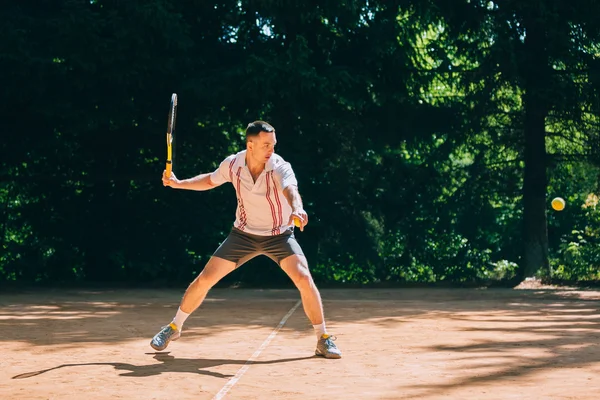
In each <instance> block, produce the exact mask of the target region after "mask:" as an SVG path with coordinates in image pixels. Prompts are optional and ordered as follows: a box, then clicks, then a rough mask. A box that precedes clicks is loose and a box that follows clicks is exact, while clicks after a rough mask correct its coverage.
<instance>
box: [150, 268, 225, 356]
mask: <svg viewBox="0 0 600 400" xmlns="http://www.w3.org/2000/svg"><path fill="white" fill-rule="evenodd" d="M235 267H236V263H235V262H233V261H228V260H225V259H223V258H220V257H215V256H213V257H211V258H210V260H208V263H206V265H205V266H204V269H203V270H202V272H201V273H200V275H198V276H197V277H196V279H194V281H193V282H192V283H191V284H190V285H189V286H188V288H187V290H186V291H185V294H184V295H183V299H182V300H181V303H180V305H179V309H178V310H177V314H176V315H175V318H174V319H173V321H172V322H171V323H170V324H169V325H166V326H164V327H163V328H162V329H161V330H160V332H158V333H157V334H156V335H155V336H154V338H152V341H151V342H150V346H152V348H153V349H155V350H158V351H161V350H164V349H166V348H167V346H168V345H169V342H170V341H172V340H177V339H178V338H179V336H181V330H182V328H183V323H184V322H185V320H186V319H187V317H188V316H189V315H190V314H191V313H193V312H194V311H195V310H196V309H197V308H198V307H200V305H201V304H202V302H203V301H204V299H205V298H206V294H207V293H208V291H209V290H210V289H211V288H212V287H213V286H214V285H215V284H216V283H217V282H219V281H220V280H221V279H223V277H224V276H225V275H227V274H229V273H230V272H231V271H233V270H234V269H235Z"/></svg>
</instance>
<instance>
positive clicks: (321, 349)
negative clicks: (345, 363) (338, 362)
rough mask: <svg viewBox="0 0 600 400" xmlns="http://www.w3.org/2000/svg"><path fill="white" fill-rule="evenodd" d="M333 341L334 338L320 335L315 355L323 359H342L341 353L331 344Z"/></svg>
mask: <svg viewBox="0 0 600 400" xmlns="http://www.w3.org/2000/svg"><path fill="white" fill-rule="evenodd" d="M335 339H337V338H336V337H335V336H331V335H328V334H326V333H324V334H322V335H321V339H319V341H318V342H317V349H316V350H315V355H317V356H321V357H325V358H342V352H341V351H340V349H338V348H337V346H336V345H335V343H333V341H334V340H335Z"/></svg>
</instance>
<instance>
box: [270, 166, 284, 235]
mask: <svg viewBox="0 0 600 400" xmlns="http://www.w3.org/2000/svg"><path fill="white" fill-rule="evenodd" d="M271 179H272V180H273V191H274V192H275V200H276V201H277V212H278V213H279V222H278V223H277V234H278V235H279V234H280V233H281V225H283V209H282V207H281V200H279V193H278V191H277V185H276V184H275V178H273V172H271Z"/></svg>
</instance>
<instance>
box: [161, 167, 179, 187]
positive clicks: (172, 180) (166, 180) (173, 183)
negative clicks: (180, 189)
mask: <svg viewBox="0 0 600 400" xmlns="http://www.w3.org/2000/svg"><path fill="white" fill-rule="evenodd" d="M162 182H163V185H165V186H170V187H172V188H176V187H177V186H178V185H179V183H180V181H179V179H177V177H176V176H175V174H174V173H173V172H171V176H167V171H166V170H165V171H163V176H162Z"/></svg>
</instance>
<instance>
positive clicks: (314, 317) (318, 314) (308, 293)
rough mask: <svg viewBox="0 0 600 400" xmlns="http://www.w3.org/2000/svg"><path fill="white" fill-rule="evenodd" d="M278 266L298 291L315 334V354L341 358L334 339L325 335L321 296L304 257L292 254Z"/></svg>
mask: <svg viewBox="0 0 600 400" xmlns="http://www.w3.org/2000/svg"><path fill="white" fill-rule="evenodd" d="M279 265H280V266H281V269H283V271H284V272H285V273H286V274H287V275H288V276H289V277H290V279H291V280H292V281H293V282H294V284H295V285H296V287H297V288H298V290H299V291H300V297H301V299H302V306H303V307H304V312H305V313H306V316H307V317H308V319H309V320H310V322H311V323H312V325H313V327H314V328H315V332H316V333H317V339H318V342H317V351H316V354H317V355H319V356H323V357H326V358H341V356H342V353H341V352H340V351H339V349H338V348H337V347H336V346H335V344H334V343H333V340H334V339H335V338H334V337H332V336H330V335H328V334H327V330H326V328H325V317H324V313H323V303H322V302H321V294H320V293H319V289H318V288H317V286H316V285H315V282H314V281H313V278H312V275H311V274H310V270H309V269H308V261H307V260H306V257H305V256H304V255H301V254H293V255H291V256H288V257H286V258H284V259H283V260H281V261H280V263H279Z"/></svg>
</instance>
